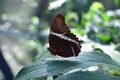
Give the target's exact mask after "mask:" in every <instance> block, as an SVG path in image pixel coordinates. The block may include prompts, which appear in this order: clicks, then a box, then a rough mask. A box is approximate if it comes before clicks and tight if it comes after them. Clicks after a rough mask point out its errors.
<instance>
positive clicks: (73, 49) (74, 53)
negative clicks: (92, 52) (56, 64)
mask: <svg viewBox="0 0 120 80" xmlns="http://www.w3.org/2000/svg"><path fill="white" fill-rule="evenodd" d="M71 49H72V53H73V56H75V51H74V49H73V47H71Z"/></svg>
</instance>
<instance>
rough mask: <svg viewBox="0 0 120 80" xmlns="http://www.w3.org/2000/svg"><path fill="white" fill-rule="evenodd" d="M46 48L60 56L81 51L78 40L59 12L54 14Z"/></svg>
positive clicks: (75, 54) (72, 54)
mask: <svg viewBox="0 0 120 80" xmlns="http://www.w3.org/2000/svg"><path fill="white" fill-rule="evenodd" d="M49 46H50V47H49V48H48V50H49V51H50V52H51V53H52V54H53V55H58V56H62V57H72V56H78V54H79V52H80V51H81V50H80V48H81V45H80V41H79V40H78V38H77V37H76V35H74V34H73V33H71V31H70V30H69V28H68V27H67V25H66V24H65V21H64V17H63V16H62V15H61V14H58V15H56V16H55V18H54V19H53V21H52V24H51V27H50V34H49Z"/></svg>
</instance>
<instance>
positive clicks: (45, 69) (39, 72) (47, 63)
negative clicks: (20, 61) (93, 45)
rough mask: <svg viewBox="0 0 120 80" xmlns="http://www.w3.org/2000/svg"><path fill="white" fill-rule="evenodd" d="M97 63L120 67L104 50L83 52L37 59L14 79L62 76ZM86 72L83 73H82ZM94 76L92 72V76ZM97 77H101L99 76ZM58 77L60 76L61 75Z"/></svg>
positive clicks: (23, 79)
mask: <svg viewBox="0 0 120 80" xmlns="http://www.w3.org/2000/svg"><path fill="white" fill-rule="evenodd" d="M97 65H104V66H106V67H109V66H110V67H111V66H112V67H115V68H117V69H120V68H119V67H120V65H118V64H117V63H116V62H115V61H114V60H113V59H112V58H111V57H110V56H108V55H107V54H104V53H103V52H82V53H80V55H79V56H78V57H71V58H65V59H64V58H63V59H62V60H36V61H35V62H33V63H32V64H30V65H28V66H26V67H24V68H23V69H21V70H20V72H19V73H18V74H17V76H16V77H15V79H14V80H29V79H32V78H40V79H42V78H43V77H47V76H56V75H61V76H62V75H64V74H65V73H68V72H69V71H71V70H74V69H78V68H79V69H83V68H88V67H90V66H97ZM85 73H86V72H85ZM85 73H81V75H83V74H85ZM73 74H74V73H73ZM87 74H91V73H86V75H87ZM76 76H79V74H78V75H77V74H76ZM93 76H94V75H93ZM93 76H92V74H91V77H93ZM89 77H90V76H89ZM97 77H98V78H99V76H97ZM100 77H101V76H100ZM102 77H104V76H102ZM57 78H59V76H58V77H57ZM66 80H69V79H66ZM74 80H76V79H74ZM81 80H87V79H81ZM113 80H115V79H113Z"/></svg>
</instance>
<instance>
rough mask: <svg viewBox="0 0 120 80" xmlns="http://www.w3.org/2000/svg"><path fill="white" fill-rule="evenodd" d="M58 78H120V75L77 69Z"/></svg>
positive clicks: (102, 79) (59, 79)
mask: <svg viewBox="0 0 120 80" xmlns="http://www.w3.org/2000/svg"><path fill="white" fill-rule="evenodd" d="M56 80H120V77H118V76H111V75H109V74H105V73H99V72H97V71H96V72H89V71H86V72H85V71H77V72H73V73H70V74H65V75H62V76H60V77H58V78H57V79H56Z"/></svg>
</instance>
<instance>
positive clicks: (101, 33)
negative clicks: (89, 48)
mask: <svg viewBox="0 0 120 80" xmlns="http://www.w3.org/2000/svg"><path fill="white" fill-rule="evenodd" d="M96 5H97V6H96ZM95 6H96V7H95ZM118 17H119V16H117V15H113V16H111V15H109V14H107V12H106V11H105V10H104V6H103V5H102V4H101V3H99V2H95V3H93V4H92V5H91V7H90V10H89V11H88V12H87V13H83V20H82V25H83V26H84V27H86V29H87V30H88V29H89V31H88V32H87V35H88V38H90V39H92V40H94V41H97V42H100V43H104V44H106V43H110V42H114V43H118V42H120V40H119V38H120V35H119V34H120V32H119V31H120V26H119V25H115V24H116V23H117V20H118V19H117V18H118Z"/></svg>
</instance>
